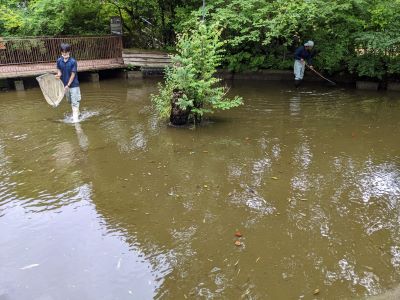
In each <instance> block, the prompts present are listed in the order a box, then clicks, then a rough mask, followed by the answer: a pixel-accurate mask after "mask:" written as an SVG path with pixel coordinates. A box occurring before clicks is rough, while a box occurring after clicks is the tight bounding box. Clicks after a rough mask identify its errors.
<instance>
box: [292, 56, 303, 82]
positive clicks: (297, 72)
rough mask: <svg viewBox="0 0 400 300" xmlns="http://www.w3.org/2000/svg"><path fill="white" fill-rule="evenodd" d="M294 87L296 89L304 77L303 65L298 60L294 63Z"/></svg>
mask: <svg viewBox="0 0 400 300" xmlns="http://www.w3.org/2000/svg"><path fill="white" fill-rule="evenodd" d="M293 69H294V85H295V86H296V87H298V86H299V85H300V83H301V81H302V79H303V76H304V64H302V63H301V61H300V60H298V59H296V60H295V61H294V67H293Z"/></svg>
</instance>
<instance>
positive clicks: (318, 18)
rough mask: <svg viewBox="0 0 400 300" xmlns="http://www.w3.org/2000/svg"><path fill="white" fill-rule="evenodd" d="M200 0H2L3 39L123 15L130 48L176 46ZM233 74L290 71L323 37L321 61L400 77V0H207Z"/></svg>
mask: <svg viewBox="0 0 400 300" xmlns="http://www.w3.org/2000/svg"><path fill="white" fill-rule="evenodd" d="M201 4H202V1H200V0H196V1H194V0H190V1H182V0H148V1H146V2H143V1H142V0H129V1H128V0H105V1H98V0H88V1H83V2H82V1H78V0H65V1H62V2H60V1H56V0H24V1H18V0H3V1H1V2H0V36H21V35H71V34H75V35H77V34H79V35H82V34H108V33H109V32H110V30H109V23H110V17H111V16H120V17H121V18H122V20H123V30H124V42H125V45H126V46H127V47H133V46H134V47H145V48H164V49H171V48H175V43H176V39H177V34H180V33H182V32H185V31H186V30H187V28H188V26H189V27H190V26H191V25H193V24H194V23H195V22H196V20H197V19H198V16H199V15H200V14H201V13H202V11H201V9H200V6H201ZM206 4H207V5H206V13H207V20H208V21H209V22H212V23H214V22H219V24H221V26H222V27H223V28H224V30H223V31H222V33H221V35H222V38H223V39H224V40H225V41H226V43H225V44H224V46H223V48H224V50H225V52H224V57H223V60H222V64H223V65H224V67H226V68H229V69H230V70H234V71H243V70H256V69H289V68H291V67H292V63H293V62H292V58H293V51H294V49H295V48H296V47H297V46H299V45H300V44H301V43H303V42H304V41H305V40H308V39H312V40H314V41H315V42H316V49H317V50H318V56H317V59H316V60H315V66H316V67H317V68H318V69H320V70H324V71H325V72H328V73H331V74H333V73H342V72H343V73H353V74H355V75H356V76H357V77H359V78H371V79H373V78H374V79H392V80H397V79H400V67H399V66H400V32H399V30H398V24H400V0H374V1H373V0H332V1H329V5H327V2H326V0H307V1H305V0H290V1H286V0H285V1H284V0H276V1H271V0H207V1H206Z"/></svg>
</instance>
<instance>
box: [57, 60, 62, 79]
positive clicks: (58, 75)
mask: <svg viewBox="0 0 400 300" xmlns="http://www.w3.org/2000/svg"><path fill="white" fill-rule="evenodd" d="M56 65H57V74H56V78H57V79H60V78H61V74H62V73H61V70H60V67H59V66H58V61H57V64H56Z"/></svg>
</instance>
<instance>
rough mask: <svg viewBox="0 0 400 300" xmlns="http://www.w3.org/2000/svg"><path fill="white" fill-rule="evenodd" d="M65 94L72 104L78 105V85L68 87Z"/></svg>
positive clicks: (79, 94) (79, 98) (79, 97)
mask: <svg viewBox="0 0 400 300" xmlns="http://www.w3.org/2000/svg"><path fill="white" fill-rule="evenodd" d="M65 96H66V97H67V100H68V102H69V103H70V104H71V105H72V106H74V107H79V103H80V102H81V89H80V88H79V86H77V87H73V88H70V89H68V90H67V92H66V93H65Z"/></svg>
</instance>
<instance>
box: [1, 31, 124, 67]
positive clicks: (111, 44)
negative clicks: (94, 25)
mask: <svg viewBox="0 0 400 300" xmlns="http://www.w3.org/2000/svg"><path fill="white" fill-rule="evenodd" d="M61 43H68V44H70V45H71V56H73V57H75V58H76V59H77V60H78V61H79V60H101V59H106V60H108V61H115V63H123V61H122V39H121V37H120V36H81V37H32V38H2V39H0V66H10V65H27V64H32V65H34V64H40V63H55V61H56V59H57V58H58V57H59V56H60V54H61V52H60V44H61Z"/></svg>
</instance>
